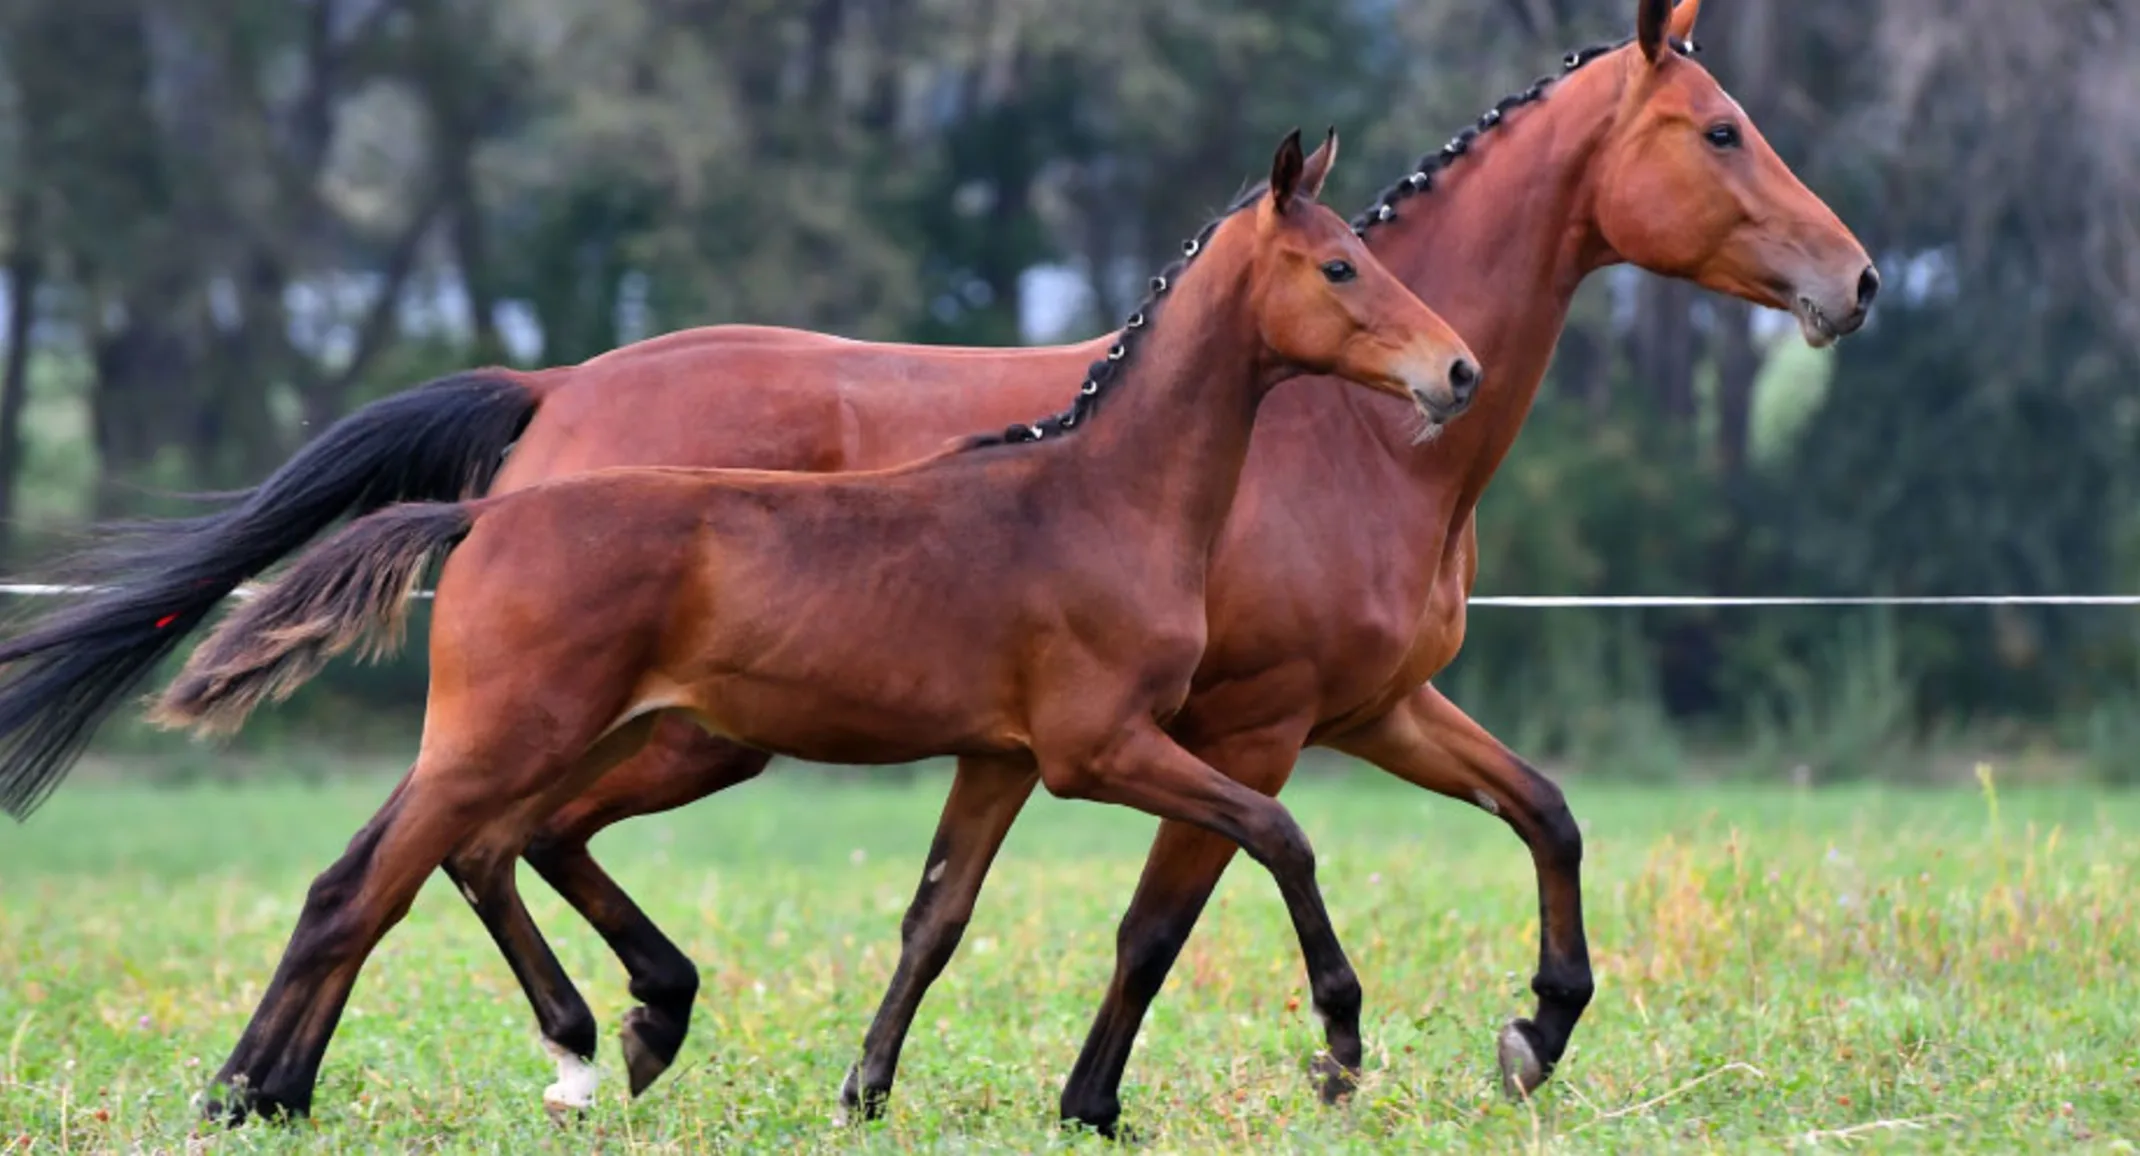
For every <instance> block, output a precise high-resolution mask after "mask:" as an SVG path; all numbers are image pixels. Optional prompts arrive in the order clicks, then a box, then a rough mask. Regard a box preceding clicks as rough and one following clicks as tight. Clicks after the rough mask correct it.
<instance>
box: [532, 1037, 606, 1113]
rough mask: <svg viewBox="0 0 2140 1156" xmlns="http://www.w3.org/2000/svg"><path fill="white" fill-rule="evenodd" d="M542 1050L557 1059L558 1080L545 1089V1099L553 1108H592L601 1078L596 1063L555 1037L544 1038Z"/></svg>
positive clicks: (547, 1105) (543, 1098)
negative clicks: (575, 1052) (592, 1062)
mask: <svg viewBox="0 0 2140 1156" xmlns="http://www.w3.org/2000/svg"><path fill="white" fill-rule="evenodd" d="M542 1050H543V1051H546V1052H548V1053H550V1058H551V1059H554V1060H556V1061H557V1082H556V1083H554V1084H552V1085H550V1086H549V1087H547V1088H544V1089H543V1090H542V1102H543V1105H544V1106H545V1107H550V1108H591V1107H593V1106H594V1086H595V1082H596V1080H597V1079H598V1078H599V1076H598V1074H597V1073H596V1072H595V1069H594V1065H593V1064H590V1063H588V1062H587V1061H585V1060H583V1059H581V1058H579V1057H578V1056H575V1055H573V1054H572V1051H571V1049H569V1048H566V1047H564V1046H562V1045H560V1044H558V1043H556V1042H555V1041H552V1040H547V1039H546V1040H544V1041H543V1042H542Z"/></svg>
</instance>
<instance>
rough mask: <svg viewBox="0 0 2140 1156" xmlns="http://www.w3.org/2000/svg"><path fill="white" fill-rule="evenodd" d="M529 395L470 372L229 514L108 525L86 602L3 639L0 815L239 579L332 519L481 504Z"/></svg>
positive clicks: (318, 448) (89, 575) (43, 782)
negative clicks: (468, 500) (401, 505)
mask: <svg viewBox="0 0 2140 1156" xmlns="http://www.w3.org/2000/svg"><path fill="white" fill-rule="evenodd" d="M537 404H538V397H537V395H536V394H535V393H534V391H532V390H530V389H529V388H528V387H527V386H525V385H523V384H521V383H520V382H518V381H516V380H514V379H513V378H512V377H510V376H508V375H505V374H502V373H496V372H486V371H480V370H479V371H475V372H470V373H463V374H457V375H455V376H453V377H447V378H441V379H440V380H438V381H434V382H431V383H430V384H428V385H423V386H419V387H418V388H416V389H412V390H409V391H407V392H406V393H399V394H396V395H394V396H393V397H389V398H386V399H383V400H381V401H377V402H373V403H372V404H371V405H368V406H365V407H364V408H363V409H360V410H358V411H357V412H355V413H353V414H351V415H349V416H348V417H346V418H343V419H342V420H341V421H339V422H336V423H335V424H334V425H333V427H331V428H330V429H328V431H327V432H326V433H324V434H321V435H320V436H319V437H317V438H315V439H313V440H312V442H311V443H310V444H309V445H307V446H305V448H304V449H302V450H300V451H298V453H297V455H296V456H295V457H293V458H291V459H290V460H289V461H288V462H286V463H284V465H283V467H282V468H281V469H279V470H276V471H275V473H274V474H273V475H272V476H271V477H269V478H268V480H267V481H265V482H263V483H261V484H260V485H259V486H257V487H255V488H253V489H252V490H249V491H245V492H243V493H241V494H238V495H236V496H235V502H234V504H233V505H232V506H230V507H229V508H228V509H225V510H221V511H218V512H217V513H214V514H208V515H205V516H202V517H198V518H183V519H175V520H171V521H162V522H147V523H135V524H131V525H126V526H119V527H112V528H110V529H112V530H114V531H115V532H116V537H115V540H114V541H113V542H112V543H111V544H109V545H106V546H102V547H99V548H97V549H95V550H94V551H93V552H91V553H89V554H87V555H84V556H83V557H82V558H80V559H77V560H75V561H74V562H72V563H70V564H68V565H67V567H66V574H67V576H68V577H69V578H71V579H75V580H78V581H81V582H83V583H84V584H87V585H92V586H96V587H99V588H100V589H99V591H98V592H97V593H94V594H91V595H89V596H88V597H87V598H86V599H85V600H84V601H81V602H78V603H76V604H74V605H72V606H69V607H67V608H66V609H63V610H59V611H55V612H54V613H52V614H50V615H48V616H47V617H45V618H43V619H42V620H40V621H37V622H35V623H32V624H31V625H30V627H29V628H28V629H27V630H24V631H23V632H21V633H19V634H17V635H16V636H15V637H13V638H10V639H8V640H7V641H5V642H0V663H4V664H8V666H7V670H6V672H5V674H4V675H0V811H6V812H7V813H8V814H9V815H12V816H14V817H15V818H17V819H23V818H27V817H28V816H29V814H30V812H31V811H33V810H35V809H36V808H37V805H38V804H39V803H42V802H43V801H44V799H45V796H47V795H48V794H50V793H51V792H52V789H53V788H54V787H56V786H58V785H59V780H60V779H61V777H62V776H64V775H65V774H66V773H67V770H68V768H69V767H71V766H72V765H73V763H74V760H75V758H76V756H78V755H79V754H80V753H81V750H82V747H83V745H84V744H85V743H87V742H88V741H89V738H90V736H91V735H92V734H94V733H95V731H96V729H97V727H98V726H99V725H100V724H102V723H103V721H104V720H105V718H107V717H109V716H110V714H111V713H112V711H113V710H115V709H117V708H118V705H119V703H120V701H121V700H122V699H124V698H125V697H126V696H127V695H129V694H130V693H132V692H133V691H134V689H135V688H137V687H138V686H140V684H141V683H142V681H143V680H145V679H146V678H147V677H148V676H149V674H150V673H151V672H152V671H154V670H155V668H156V665H157V663H159V662H161V661H162V660H163V658H164V657H165V656H166V655H168V654H170V653H171V651H172V650H173V649H175V648H176V647H177V646H178V644H179V642H180V641H181V640H183V639H184V638H185V637H186V635H187V634H188V633H190V632H191V631H192V630H193V629H194V628H196V627H198V626H199V625H200V624H201V623H202V622H204V621H206V620H207V618H208V616H209V614H210V613H211V612H212V611H213V610H214V609H215V606H216V604H217V603H218V602H220V601H222V600H223V599H224V598H225V597H227V596H229V594H230V593H231V591H233V590H235V589H237V588H238V585H239V584H240V583H241V582H244V581H245V580H246V579H248V578H251V577H253V576H255V575H257V574H259V573H260V572H261V571H263V570H265V569H267V568H268V567H269V566H271V565H273V564H274V563H275V562H276V561H277V560H279V559H281V558H283V557H284V556H286V555H288V554H290V553H292V552H293V551H295V550H297V549H298V548H299V547H301V546H303V545H304V544H305V543H306V542H309V541H311V540H312V538H313V537H314V536H315V535H317V534H318V533H319V532H320V531H321V530H324V529H326V528H327V527H329V526H331V525H333V524H334V523H335V522H336V521H338V520H339V519H341V518H343V517H345V516H349V515H355V514H363V513H366V512H369V511H371V510H376V509H378V508H379V507H381V506H386V505H390V504H392V503H395V502H400V501H411V500H444V501H453V500H458V499H460V498H463V497H469V496H473V495H476V494H480V493H482V492H483V491H484V490H485V489H487V488H488V487H489V486H490V483H491V480H492V479H493V478H494V477H496V476H497V470H498V465H499V463H500V462H501V461H502V460H503V458H504V455H505V451H506V449H507V448H509V447H510V446H511V445H512V444H513V442H514V441H515V440H516V439H517V438H519V436H520V431H521V430H522V429H524V428H526V426H527V424H528V421H529V419H530V418H532V417H533V416H534V414H535V408H536V406H537Z"/></svg>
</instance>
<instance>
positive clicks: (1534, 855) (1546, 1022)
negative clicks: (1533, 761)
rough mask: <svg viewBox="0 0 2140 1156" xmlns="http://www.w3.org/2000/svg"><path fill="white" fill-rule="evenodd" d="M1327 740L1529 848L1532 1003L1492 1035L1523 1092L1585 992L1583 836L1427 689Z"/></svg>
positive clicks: (1557, 1046) (1560, 1049)
mask: <svg viewBox="0 0 2140 1156" xmlns="http://www.w3.org/2000/svg"><path fill="white" fill-rule="evenodd" d="M1330 745H1331V746H1332V747H1334V748H1336V749H1338V750H1341V751H1344V752H1345V753H1347V754H1350V755H1355V756H1358V757H1359V758H1362V759H1366V760H1367V761H1368V762H1371V763H1373V764H1375V765H1376V766H1378V767H1381V768H1382V769H1383V770H1386V771H1388V772H1389V773H1391V774H1393V775H1396V776H1397V777H1398V778H1400V779H1404V780H1406V781H1408V782H1411V783H1414V784H1417V785H1418V786H1421V787H1425V788H1426V789H1427V790H1430V791H1434V792H1436V793H1438V794H1443V795H1447V796H1449V797H1450V798H1452V799H1461V800H1463V801H1464V802H1466V803H1470V804H1472V805H1474V806H1477V807H1480V808H1482V809H1484V810H1485V811H1486V813H1487V814H1490V815H1498V816H1500V817H1501V821H1502V822H1504V823H1507V824H1508V825H1509V826H1510V827H1512V828H1514V829H1515V832H1516V835H1517V837H1518V838H1520V839H1522V840H1523V842H1524V844H1525V845H1526V846H1528V847H1529V848H1530V850H1531V862H1532V865H1533V866H1534V867H1535V869H1536V870H1537V874H1538V972H1537V974H1536V975H1534V976H1533V977H1532V978H1531V991H1532V992H1534V993H1535V994H1536V995H1537V996H1538V1007H1537V1010H1536V1011H1534V1012H1533V1013H1532V1016H1531V1018H1530V1019H1519V1020H1515V1021H1514V1022H1512V1023H1510V1024H1509V1025H1508V1026H1507V1027H1506V1028H1504V1029H1503V1030H1502V1032H1501V1036H1500V1039H1499V1041H1498V1050H1499V1059H1500V1063H1501V1081H1502V1086H1503V1089H1504V1090H1505V1091H1507V1092H1508V1094H1509V1095H1511V1096H1515V1097H1518V1098H1521V1097H1524V1096H1528V1095H1530V1094H1531V1093H1532V1092H1534V1091H1536V1090H1537V1089H1538V1086H1539V1085H1540V1084H1543V1083H1545V1081H1546V1078H1547V1077H1548V1076H1550V1075H1552V1074H1553V1067H1554V1065H1555V1064H1558V1063H1559V1062H1560V1060H1561V1057H1562V1055H1564V1054H1565V1053H1566V1052H1567V1050H1568V1039H1569V1037H1570V1036H1571V1035H1572V1034H1573V1033H1574V1031H1575V1024H1576V1021H1577V1020H1578V1019H1580V1018H1582V1015H1583V1009H1584V1008H1585V1007H1588V1006H1589V1004H1590V996H1591V993H1592V991H1593V990H1594V983H1593V980H1592V978H1591V972H1590V946H1589V943H1588V942H1587V941H1586V939H1585V937H1584V935H1583V880H1582V866H1583V833H1582V830H1581V829H1580V828H1578V827H1577V826H1576V825H1575V816H1574V815H1573V814H1571V813H1570V812H1569V810H1568V803H1567V800H1566V799H1565V798H1563V797H1562V795H1561V791H1560V788H1559V787H1557V786H1555V785H1554V784H1553V780H1551V779H1548V778H1546V777H1545V776H1544V775H1541V774H1539V773H1538V772H1537V771H1536V770H1534V769H1532V767H1531V766H1530V764H1528V763H1525V762H1524V761H1523V760H1522V759H1520V758H1517V757H1516V756H1515V755H1514V754H1513V753H1511V752H1510V751H1509V749H1508V748H1507V747H1504V746H1502V745H1501V744H1500V742H1499V741H1497V740H1496V739H1495V738H1494V737H1493V736H1492V735H1490V734H1488V733H1486V729H1485V728H1484V727H1481V726H1480V725H1479V724H1477V723H1475V722H1473V721H1471V719H1470V718H1469V717H1468V716H1466V715H1465V714H1464V712H1463V711H1460V710H1458V709H1457V708H1456V705H1455V704H1454V703H1451V702H1450V701H1449V700H1448V699H1446V698H1444V697H1442V694H1441V692H1440V691H1437V690H1435V689H1434V688H1433V687H1432V686H1423V687H1421V688H1419V689H1418V690H1416V691H1414V692H1413V693H1412V694H1411V696H1410V697H1408V698H1406V699H1405V700H1404V701H1403V702H1401V703H1399V704H1397V706H1396V708H1395V709H1393V710H1391V711H1390V712H1389V713H1388V714H1386V715H1384V716H1382V717H1381V718H1379V719H1377V720H1375V721H1374V722H1372V723H1370V724H1368V725H1367V726H1366V727H1363V728H1361V729H1360V730H1358V731H1356V732H1354V733H1352V734H1349V735H1345V736H1343V737H1342V738H1340V739H1336V740H1333V741H1332V742H1331V743H1330Z"/></svg>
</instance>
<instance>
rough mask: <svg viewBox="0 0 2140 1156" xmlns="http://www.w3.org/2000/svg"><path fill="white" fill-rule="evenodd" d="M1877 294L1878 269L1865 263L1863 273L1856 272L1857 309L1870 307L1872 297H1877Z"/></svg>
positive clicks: (1878, 289)
mask: <svg viewBox="0 0 2140 1156" xmlns="http://www.w3.org/2000/svg"><path fill="white" fill-rule="evenodd" d="M1879 295H1880V270H1878V269H1876V268H1874V267H1873V266H1871V265H1867V266H1866V267H1865V271H1864V272H1863V273H1860V274H1858V309H1859V311H1860V312H1863V311H1864V310H1867V309H1870V308H1872V303H1873V298H1875V297H1878V296H1879Z"/></svg>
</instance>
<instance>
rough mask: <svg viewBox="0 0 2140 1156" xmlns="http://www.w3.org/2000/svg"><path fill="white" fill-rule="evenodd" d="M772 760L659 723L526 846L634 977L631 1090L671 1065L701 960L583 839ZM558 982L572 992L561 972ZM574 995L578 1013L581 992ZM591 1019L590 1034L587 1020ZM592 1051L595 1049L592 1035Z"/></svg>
mask: <svg viewBox="0 0 2140 1156" xmlns="http://www.w3.org/2000/svg"><path fill="white" fill-rule="evenodd" d="M771 759H772V756H771V755H768V754H766V753H765V752H764V751H757V750H752V749H750V748H748V747H741V746H737V745H736V744H734V743H731V742H728V741H726V740H725V739H719V738H716V737H714V736H712V735H709V734H707V733H706V732H705V731H704V730H701V729H700V728H699V727H698V725H697V724H695V723H693V722H691V721H689V720H687V719H684V718H681V717H677V718H669V719H664V720H662V722H661V723H660V724H659V725H658V726H657V727H656V728H655V732H654V738H653V739H652V741H650V742H649V743H648V744H647V747H646V749H645V750H643V751H641V752H640V753H639V754H637V755H635V756H633V757H632V758H631V759H629V760H627V761H626V762H625V763H623V764H622V765H620V766H618V767H617V769H616V770H614V771H611V772H610V773H609V774H607V775H605V776H603V777H602V779H601V780H600V781H599V782H597V783H595V785H594V786H593V787H591V788H589V789H588V790H587V791H586V792H585V793H584V794H582V795H580V796H579V797H578V798H576V799H573V800H572V801H571V802H569V803H567V804H566V805H565V806H564V808H563V809H561V810H559V811H558V812H557V813H556V814H555V815H552V816H550V818H549V819H548V820H547V821H545V822H544V823H543V825H542V829H541V830H540V831H538V832H537V833H536V835H535V837H534V839H532V840H531V841H530V842H529V843H528V846H527V849H526V851H525V852H524V854H525V855H526V858H527V861H528V865H529V866H531V867H533V868H535V870H536V872H537V873H538V874H540V875H541V876H542V877H543V880H544V881H545V882H547V883H548V884H549V885H550V886H551V887H552V888H554V889H555V890H556V891H557V893H558V894H559V895H562V896H563V897H564V898H565V901H566V902H567V903H570V904H571V905H572V907H573V910H575V911H578V912H579V913H580V915H581V916H582V917H584V918H585V919H586V920H587V922H588V923H589V924H590V925H591V926H593V928H594V929H595V931H596V932H597V933H599V934H600V935H601V936H602V939H603V941H604V942H606V943H608V944H609V948H610V950H611V951H613V952H615V953H616V955H617V960H618V962H620V963H622V964H623V965H624V970H625V973H626V974H627V975H628V976H630V979H631V993H632V998H633V999H636V1000H638V1001H639V1003H638V1006H636V1007H634V1008H632V1009H631V1010H630V1011H628V1012H626V1013H624V1023H623V1026H622V1029H621V1036H622V1044H623V1048H624V1068H625V1073H626V1075H627V1077H628V1078H629V1079H630V1081H631V1091H632V1095H634V1096H637V1095H639V1094H640V1093H642V1092H644V1091H646V1089H647V1086H648V1085H650V1084H652V1083H653V1082H654V1081H655V1079H657V1078H658V1077H660V1075H661V1074H662V1073H663V1072H665V1071H667V1070H668V1069H669V1065H670V1064H672V1063H674V1062H675V1061H676V1053H677V1050H678V1049H680V1048H682V1047H683V1043H684V1035H685V1033H686V1032H687V1031H689V1030H690V1025H691V1002H692V1001H693V1000H694V999H696V998H698V965H697V964H695V963H693V962H691V958H690V957H689V956H687V955H685V954H684V953H683V952H682V951H681V950H679V949H678V948H677V946H676V945H675V944H674V943H672V942H670V940H669V937H668V936H667V935H664V934H662V930H661V928H659V927H657V926H655V924H654V921H653V920H651V919H649V918H647V916H646V913H645V912H642V911H641V910H639V906H638V904H636V903H633V902H632V898H631V896H629V895H627V894H625V893H624V889H623V888H621V887H619V886H617V884H616V882H615V881H614V880H612V879H611V878H610V877H609V875H608V873H606V872H604V871H603V870H602V866H601V864H599V863H596V862H595V860H594V856H592V855H590V854H588V852H587V841H588V840H589V839H592V838H593V837H594V836H595V834H596V833H597V832H599V831H601V830H602V829H603V828H605V827H608V826H609V825H611V824H613V823H616V822H619V821H621V820H624V819H629V818H632V817H634V816H637V815H652V814H657V813H659V812H662V811H669V810H674V809H675V808H677V807H681V806H684V805H685V804H687V803H694V802H697V801H698V800H700V799H703V798H705V797H706V796H708V795H711V794H714V793H715V792H717V791H724V790H727V789H728V788H729V787H733V786H736V785H737V784H739V783H745V782H748V781H750V780H751V779H754V778H757V777H758V775H759V774H760V773H761V772H763V771H764V770H765V765H766V763H768V762H769V761H771ZM516 905H517V896H516ZM545 953H546V954H547V951H546V952H545ZM559 979H560V981H561V982H562V983H563V985H564V988H565V990H567V991H571V986H572V985H571V983H570V981H567V980H563V975H562V972H560V973H559ZM531 995H532V993H531ZM572 995H573V1000H574V1001H575V1002H576V1003H579V1006H580V1007H581V1008H583V1009H584V1008H585V1006H586V1005H585V1003H583V1002H579V995H578V993H577V992H573V993H572ZM537 1015H538V1016H540V1015H541V1005H540V1003H538V1004H537ZM588 1022H589V1025H590V1032H591V1030H592V1023H593V1020H592V1017H590V1018H589V1021H588ZM553 1038H554V1037H553ZM589 1048H590V1054H591V1050H592V1039H591V1036H590V1039H589ZM561 1062H562V1061H561Z"/></svg>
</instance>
